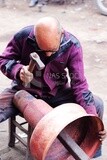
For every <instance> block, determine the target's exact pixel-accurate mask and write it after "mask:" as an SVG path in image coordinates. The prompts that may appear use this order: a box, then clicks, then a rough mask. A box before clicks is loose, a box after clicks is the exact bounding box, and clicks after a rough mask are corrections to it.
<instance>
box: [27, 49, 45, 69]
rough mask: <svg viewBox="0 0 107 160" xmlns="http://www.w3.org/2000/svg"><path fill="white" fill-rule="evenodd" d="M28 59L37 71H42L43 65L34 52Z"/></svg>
mask: <svg viewBox="0 0 107 160" xmlns="http://www.w3.org/2000/svg"><path fill="white" fill-rule="evenodd" d="M30 58H31V60H32V61H33V63H34V64H35V66H36V67H37V69H38V70H42V69H43V68H44V67H45V65H44V63H43V62H42V61H41V59H40V57H39V55H38V54H37V53H36V52H33V53H31V54H30Z"/></svg>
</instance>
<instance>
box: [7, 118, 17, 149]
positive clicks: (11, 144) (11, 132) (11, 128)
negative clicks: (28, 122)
mask: <svg viewBox="0 0 107 160" xmlns="http://www.w3.org/2000/svg"><path fill="white" fill-rule="evenodd" d="M15 119H16V117H15V116H13V117H11V118H9V143H8V146H9V147H14V146H15V135H14V133H15V132H16V126H15V125H14V123H13V121H15Z"/></svg>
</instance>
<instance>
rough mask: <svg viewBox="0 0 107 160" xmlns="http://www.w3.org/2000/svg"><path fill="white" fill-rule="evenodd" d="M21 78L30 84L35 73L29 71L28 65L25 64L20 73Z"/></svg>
mask: <svg viewBox="0 0 107 160" xmlns="http://www.w3.org/2000/svg"><path fill="white" fill-rule="evenodd" d="M19 76H20V80H22V81H23V82H24V83H25V84H28V83H29V82H31V81H32V79H33V74H32V73H31V72H29V71H28V66H23V67H22V69H21V70H20V73H19Z"/></svg>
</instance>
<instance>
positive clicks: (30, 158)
mask: <svg viewBox="0 0 107 160" xmlns="http://www.w3.org/2000/svg"><path fill="white" fill-rule="evenodd" d="M32 132H33V128H32V127H31V126H30V125H29V124H28V137H27V150H26V159H25V160H34V158H33V157H32V155H31V153H30V148H29V142H30V137H31V135H32Z"/></svg>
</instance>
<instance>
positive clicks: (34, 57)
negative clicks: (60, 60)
mask: <svg viewBox="0 0 107 160" xmlns="http://www.w3.org/2000/svg"><path fill="white" fill-rule="evenodd" d="M35 66H36V67H37V69H38V70H42V69H43V68H44V67H45V65H44V64H43V62H42V61H41V60H40V57H39V56H38V54H37V53H36V52H33V53H31V54H30V62H29V66H28V71H29V72H31V73H32V72H33V70H34V67H35ZM24 86H25V87H26V86H27V84H24Z"/></svg>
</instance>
